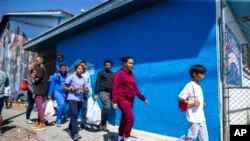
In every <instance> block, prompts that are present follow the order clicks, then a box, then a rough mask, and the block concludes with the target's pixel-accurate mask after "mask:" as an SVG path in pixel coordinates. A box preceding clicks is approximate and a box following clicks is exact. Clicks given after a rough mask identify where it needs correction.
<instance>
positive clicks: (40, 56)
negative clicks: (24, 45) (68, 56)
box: [36, 54, 44, 60]
mask: <svg viewBox="0 0 250 141" xmlns="http://www.w3.org/2000/svg"><path fill="white" fill-rule="evenodd" d="M38 57H39V58H41V59H42V60H44V59H43V56H42V55H40V54H39V55H37V56H36V58H38Z"/></svg>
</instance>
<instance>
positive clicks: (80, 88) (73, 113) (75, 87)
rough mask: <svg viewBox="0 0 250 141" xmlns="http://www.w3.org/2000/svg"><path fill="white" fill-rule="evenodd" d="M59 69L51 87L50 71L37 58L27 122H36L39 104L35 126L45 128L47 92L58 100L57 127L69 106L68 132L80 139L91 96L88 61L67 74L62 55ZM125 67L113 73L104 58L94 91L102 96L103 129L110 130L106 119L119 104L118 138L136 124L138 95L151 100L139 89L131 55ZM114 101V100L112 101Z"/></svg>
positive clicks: (126, 138) (30, 87)
mask: <svg viewBox="0 0 250 141" xmlns="http://www.w3.org/2000/svg"><path fill="white" fill-rule="evenodd" d="M57 58H58V59H57V62H56V72H55V74H53V75H52V77H51V78H50V86H49V89H48V91H47V88H48V81H47V80H48V74H47V71H46V68H45V66H44V65H43V58H42V57H40V56H38V57H36V60H35V66H34V67H33V68H31V69H30V73H29V79H28V83H29V89H28V94H27V95H28V108H27V112H26V122H27V123H29V124H31V123H33V121H32V120H30V114H31V111H32V109H33V105H34V104H36V107H37V111H38V119H37V122H35V123H34V124H33V125H32V128H33V130H45V129H46V125H45V119H44V109H43V108H44V107H43V106H42V104H43V102H44V98H45V96H46V93H48V100H52V99H55V100H56V102H57V110H56V116H57V118H56V126H57V127H61V124H62V123H63V122H64V120H65V118H67V116H65V115H66V114H65V113H68V112H67V110H66V107H67V105H68V107H69V110H70V123H69V127H68V131H69V134H70V136H71V137H72V139H73V140H78V139H80V138H81V136H80V135H79V134H78V128H79V125H80V127H81V128H88V126H86V113H87V101H88V97H89V96H92V87H91V82H90V80H91V79H90V74H89V72H88V71H87V62H86V61H81V62H80V63H79V64H77V65H76V66H75V72H74V73H72V74H68V66H67V65H66V62H65V61H64V58H63V55H61V54H59V55H58V56H57ZM121 61H122V63H123V67H122V69H120V70H119V71H117V72H116V73H113V72H112V71H111V68H112V65H113V62H112V61H111V60H105V61H104V69H103V70H101V71H100V72H98V74H97V77H96V86H95V90H94V100H95V101H96V100H98V98H100V100H101V103H102V105H103V108H102V110H101V122H100V125H98V129H99V130H100V131H104V132H109V130H108V129H107V120H108V115H109V111H110V108H111V106H112V105H111V103H112V102H113V108H115V109H116V108H117V107H119V108H120V109H121V111H122V118H121V124H120V127H119V138H118V140H122V139H124V140H125V141H128V140H129V137H130V132H131V129H132V126H133V124H134V117H133V113H132V108H133V101H134V97H135V96H136V95H137V96H138V97H139V98H140V99H142V100H143V101H144V102H145V103H146V104H148V105H149V102H148V100H146V98H145V97H144V96H143V95H142V94H141V92H140V91H139V90H138V88H137V86H136V83H135V78H134V75H133V73H132V71H131V70H132V68H133V65H134V60H133V58H131V57H122V58H121ZM111 101H112V102H111Z"/></svg>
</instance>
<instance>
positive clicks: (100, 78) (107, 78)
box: [95, 70, 114, 94]
mask: <svg viewBox="0 0 250 141" xmlns="http://www.w3.org/2000/svg"><path fill="white" fill-rule="evenodd" d="M113 78H114V73H113V72H112V71H110V70H109V71H108V70H102V71H100V72H99V73H98V74H97V77H96V86H95V94H98V93H99V92H100V91H105V92H109V93H111V92H112V83H113Z"/></svg>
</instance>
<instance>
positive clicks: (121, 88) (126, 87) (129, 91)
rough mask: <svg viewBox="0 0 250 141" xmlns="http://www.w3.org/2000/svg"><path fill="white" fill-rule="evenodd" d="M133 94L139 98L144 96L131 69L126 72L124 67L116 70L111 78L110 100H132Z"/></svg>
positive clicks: (115, 101)
mask: <svg viewBox="0 0 250 141" xmlns="http://www.w3.org/2000/svg"><path fill="white" fill-rule="evenodd" d="M135 95H137V96H138V97H139V98H140V99H141V100H143V101H145V100H146V98H145V96H143V95H142V94H141V92H140V91H139V90H138V87H137V85H136V83H135V78H134V75H133V73H132V71H130V72H127V71H126V70H125V68H122V69H120V70H119V71H117V72H116V73H115V75H114V78H113V88H112V101H113V103H116V104H117V102H118V101H121V100H129V101H133V100H134V97H135Z"/></svg>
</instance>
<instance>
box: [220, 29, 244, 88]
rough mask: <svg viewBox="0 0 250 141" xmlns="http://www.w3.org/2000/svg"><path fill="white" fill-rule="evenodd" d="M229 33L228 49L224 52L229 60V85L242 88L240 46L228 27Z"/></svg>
mask: <svg viewBox="0 0 250 141" xmlns="http://www.w3.org/2000/svg"><path fill="white" fill-rule="evenodd" d="M226 32H227V39H226V40H227V41H226V48H225V50H224V54H225V56H226V58H228V60H227V61H228V62H227V68H228V73H227V84H229V85H233V86H241V85H242V67H241V63H242V61H241V59H242V58H241V52H240V46H239V44H238V43H237V41H236V38H235V37H234V35H233V34H232V32H231V31H230V29H229V28H228V27H226Z"/></svg>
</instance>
